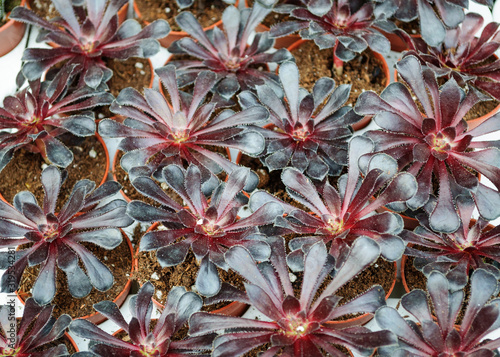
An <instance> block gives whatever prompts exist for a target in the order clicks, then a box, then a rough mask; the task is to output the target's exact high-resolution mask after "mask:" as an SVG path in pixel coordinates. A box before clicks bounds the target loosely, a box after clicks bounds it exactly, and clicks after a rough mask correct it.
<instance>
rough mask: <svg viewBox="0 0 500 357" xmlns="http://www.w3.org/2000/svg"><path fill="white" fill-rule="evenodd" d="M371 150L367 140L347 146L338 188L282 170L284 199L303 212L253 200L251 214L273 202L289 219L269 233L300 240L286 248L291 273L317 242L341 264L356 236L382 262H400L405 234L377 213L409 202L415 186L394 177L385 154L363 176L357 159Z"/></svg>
mask: <svg viewBox="0 0 500 357" xmlns="http://www.w3.org/2000/svg"><path fill="white" fill-rule="evenodd" d="M372 150H373V143H372V142H371V140H369V139H367V138H364V137H360V136H357V137H354V138H353V139H352V140H351V141H350V143H349V164H348V173H347V174H344V175H342V176H341V177H340V178H339V180H338V184H337V187H334V186H333V185H332V184H330V182H329V181H328V180H325V181H324V182H321V183H317V184H316V185H315V184H314V183H313V182H312V181H311V180H310V179H308V178H307V177H306V176H305V175H304V174H302V173H301V172H299V171H298V170H296V169H293V168H286V169H285V170H283V173H282V175H281V179H282V181H283V183H284V184H285V186H286V189H287V193H288V194H289V195H290V197H291V198H293V199H294V200H295V201H297V202H298V203H300V204H301V205H303V206H304V207H306V209H307V211H306V210H303V209H300V208H297V207H295V206H293V205H291V204H288V203H285V202H283V201H280V200H278V199H277V198H275V197H274V196H272V195H270V194H268V193H267V192H264V191H257V192H255V193H253V194H252V196H251V197H250V207H251V208H252V209H256V208H258V207H259V206H261V205H262V204H263V203H265V202H268V201H274V202H279V203H280V204H281V205H282V206H283V208H284V210H285V212H286V213H287V215H286V217H278V219H277V220H276V223H275V225H274V227H273V228H271V231H274V232H276V233H279V234H289V233H295V234H300V235H301V237H296V238H293V239H292V240H291V241H290V243H289V245H290V248H291V249H292V252H291V253H290V255H289V256H288V260H289V264H290V265H291V267H292V269H294V270H301V269H303V267H302V266H301V262H302V260H303V256H304V253H305V252H306V251H307V249H308V248H309V247H310V245H311V244H313V243H315V242H317V241H323V242H325V243H328V244H329V245H330V247H329V252H330V254H331V255H333V256H334V257H335V258H336V259H338V260H339V261H340V260H341V258H342V256H343V253H342V252H343V251H344V249H346V247H348V246H350V245H351V244H352V242H354V241H355V240H356V238H358V237H360V236H365V237H369V238H372V239H374V240H376V241H377V243H378V244H379V245H380V247H381V252H382V256H383V257H384V258H386V259H388V260H397V259H399V258H400V257H401V255H402V254H403V251H404V243H403V241H402V240H401V238H399V237H398V235H399V233H401V231H402V229H403V221H402V219H401V217H400V216H399V215H398V214H396V213H391V212H382V213H378V211H377V210H379V209H380V208H381V207H383V206H385V205H386V204H388V203H391V202H404V201H406V200H408V199H410V198H411V197H412V196H413V195H414V194H415V192H416V189H417V183H416V181H415V178H414V177H413V176H412V175H411V174H408V173H398V166H397V162H396V160H394V159H392V158H391V157H389V156H388V155H385V154H381V155H375V156H373V157H372V158H371V160H370V161H369V163H368V165H367V167H366V168H365V172H364V173H363V174H362V173H361V171H360V168H359V166H358V162H359V159H360V158H361V157H362V156H363V155H365V154H368V153H371V152H372Z"/></svg>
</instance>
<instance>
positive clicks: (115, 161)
mask: <svg viewBox="0 0 500 357" xmlns="http://www.w3.org/2000/svg"><path fill="white" fill-rule="evenodd" d="M119 152H120V150H116V153H115V157H114V158H113V167H112V169H111V173H112V174H113V180H114V181H116V182H119V181H118V179H117V177H116V170H117V169H118V166H117V165H120V163H119V162H118V153H119ZM226 153H227V157H228V160H229V161H231V152H230V151H229V149H228V148H226ZM120 169H121V168H120ZM120 193H121V195H122V196H123V198H124V199H125V201H127V202H130V201H132V200H131V199H130V198H129V197H128V196H127V194H126V193H125V192H123V189H121V190H120ZM0 197H1V196H0Z"/></svg>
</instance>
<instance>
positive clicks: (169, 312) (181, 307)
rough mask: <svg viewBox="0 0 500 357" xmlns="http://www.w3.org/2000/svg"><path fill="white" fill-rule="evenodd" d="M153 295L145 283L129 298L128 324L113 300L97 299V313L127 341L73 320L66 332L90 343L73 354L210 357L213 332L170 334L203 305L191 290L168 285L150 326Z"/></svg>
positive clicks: (148, 285) (88, 356)
mask: <svg viewBox="0 0 500 357" xmlns="http://www.w3.org/2000/svg"><path fill="white" fill-rule="evenodd" d="M153 294H154V287H153V285H152V284H151V283H150V282H147V283H146V284H144V285H143V286H142V287H141V289H140V290H139V292H138V294H137V295H135V296H133V297H132V299H131V301H130V312H131V314H132V319H131V320H130V322H128V323H127V322H126V321H125V318H124V317H123V315H122V313H121V311H120V310H119V309H118V306H116V304H115V303H113V302H111V301H101V302H99V303H97V304H94V308H95V309H96V310H97V311H98V312H100V313H101V314H102V315H104V316H106V317H107V318H108V319H110V320H111V321H113V322H114V323H115V324H117V325H118V326H119V327H120V328H121V329H123V330H124V331H125V332H126V333H127V334H128V336H129V337H130V342H128V341H122V340H120V339H119V338H117V337H114V336H111V335H110V334H108V333H107V332H105V331H103V330H101V329H100V328H99V327H97V326H96V325H94V324H93V323H92V322H89V321H87V320H83V319H78V320H74V321H73V322H72V323H71V326H70V331H71V332H72V333H74V334H75V335H77V336H80V337H83V338H86V339H89V340H90V341H91V342H92V344H91V346H90V348H89V349H90V352H81V353H77V354H74V355H73V357H91V356H99V357H109V356H117V357H118V356H119V357H128V356H130V357H139V356H151V357H153V356H154V357H169V356H172V357H174V356H175V357H177V356H179V357H180V356H193V355H196V356H207V357H208V356H210V350H211V347H212V341H213V339H214V337H215V336H214V335H205V336H201V337H187V338H183V339H179V340H177V339H175V336H174V335H175V334H176V333H177V332H179V330H180V329H181V328H182V327H183V326H184V325H185V323H186V322H187V321H188V319H189V317H190V316H191V314H192V313H193V312H196V311H199V310H200V308H201V307H202V305H203V302H202V300H201V298H200V297H199V296H198V295H196V294H195V293H193V292H187V291H186V289H185V288H184V287H181V286H176V287H174V288H172V290H170V292H169V294H168V298H167V302H166V304H165V308H164V309H163V311H162V313H161V316H160V317H159V318H158V322H157V323H156V326H154V328H151V315H152V312H153V301H152V297H153Z"/></svg>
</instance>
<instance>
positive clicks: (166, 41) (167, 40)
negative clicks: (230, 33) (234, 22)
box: [134, 0, 239, 48]
mask: <svg viewBox="0 0 500 357" xmlns="http://www.w3.org/2000/svg"><path fill="white" fill-rule="evenodd" d="M238 3H239V0H237V1H236V3H235V5H234V6H236V7H238ZM134 12H135V14H136V17H137V18H138V19H141V18H142V14H141V11H140V10H139V6H137V3H136V2H135V1H134ZM144 23H145V24H146V25H149V24H150V23H149V22H148V21H144ZM215 26H217V27H221V26H222V20H219V21H217V22H216V23H214V24H212V25H210V26H208V27H205V28H203V31H207V30H210V29H213V28H214V27H215ZM188 36H189V35H188V33H187V32H184V31H170V33H169V34H168V35H167V37H164V38H161V39H159V40H158V41H159V42H160V45H162V46H163V47H165V48H169V47H170V45H171V44H172V43H173V42H175V41H177V40H180V39H181V38H184V37H188Z"/></svg>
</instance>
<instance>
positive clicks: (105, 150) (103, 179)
mask: <svg viewBox="0 0 500 357" xmlns="http://www.w3.org/2000/svg"><path fill="white" fill-rule="evenodd" d="M95 136H96V138H97V140H98V141H99V142H100V143H101V145H102V147H103V149H104V154H105V155H106V166H105V171H104V175H103V177H102V179H101V181H100V183H99V186H100V185H102V184H103V183H104V182H106V180H107V179H108V173H109V163H110V162H109V152H108V148H107V147H106V143H105V142H104V140H103V139H102V138H101V136H100V135H99V134H97V132H96V133H95ZM0 200H2V201H4V202H5V203H7V204H9V205H10V202H9V201H7V200H6V199H5V198H4V197H3V195H2V194H1V193H0Z"/></svg>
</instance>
